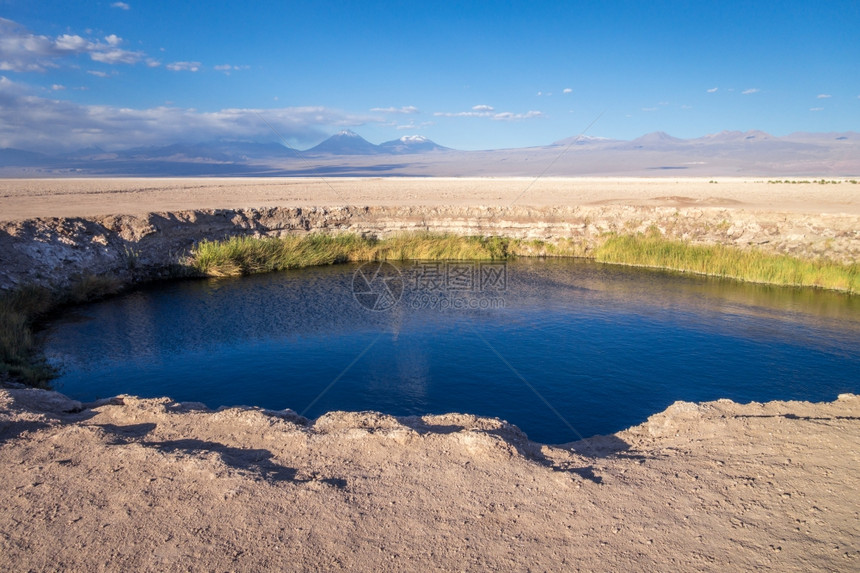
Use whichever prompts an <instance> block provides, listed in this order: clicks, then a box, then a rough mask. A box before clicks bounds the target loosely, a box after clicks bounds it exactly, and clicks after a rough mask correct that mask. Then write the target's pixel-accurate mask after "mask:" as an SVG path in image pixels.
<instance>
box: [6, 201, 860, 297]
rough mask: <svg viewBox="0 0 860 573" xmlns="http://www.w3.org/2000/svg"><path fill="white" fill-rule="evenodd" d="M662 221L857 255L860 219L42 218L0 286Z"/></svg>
mask: <svg viewBox="0 0 860 573" xmlns="http://www.w3.org/2000/svg"><path fill="white" fill-rule="evenodd" d="M652 227H656V228H658V229H660V231H661V232H662V233H663V234H664V235H665V236H667V237H669V238H677V239H685V240H691V241H693V242H699V243H722V244H730V245H735V246H740V247H747V246H756V247H758V248H761V249H764V250H767V251H770V252H776V253H789V254H794V255H798V256H803V257H824V258H829V259H832V260H836V261H840V262H851V263H853V262H856V261H857V260H858V255H860V217H857V216H854V215H838V214H835V215H834V214H820V215H812V214H797V213H777V212H773V213H767V212H765V213H763V212H760V211H758V212H755V213H753V212H746V211H743V210H740V209H730V208H701V207H688V208H687V207H680V208H676V207H644V206H625V205H604V206H579V207H557V208H532V207H519V206H518V207H510V208H500V207H481V206H473V207H453V206H452V207H420V206H415V207H356V206H346V207H337V208H322V207H317V208H299V207H273V208H262V209H253V208H249V209H199V210H192V211H177V212H163V213H150V214H148V215H146V216H143V217H138V216H131V215H111V216H104V217H91V218H39V219H28V220H25V221H11V222H2V223H0V288H3V289H9V288H14V287H16V286H19V285H23V284H41V285H46V286H60V287H62V286H65V285H67V284H69V283H70V282H72V281H73V280H75V278H76V277H78V276H81V275H86V274H94V275H104V274H108V275H113V276H116V277H117V278H119V279H120V280H121V281H123V282H133V281H137V280H149V279H153V278H158V277H159V276H165V275H167V274H169V272H170V268H171V267H172V266H173V265H175V264H177V263H179V262H181V261H182V260H183V258H184V257H186V256H187V254H188V252H189V250H190V249H191V248H193V246H194V244H195V243H196V242H197V241H200V240H203V239H224V238H227V237H230V236H234V235H250V236H281V235H288V234H301V233H309V232H325V233H341V232H352V233H359V234H363V235H374V236H379V237H385V236H388V235H392V234H396V233H400V232H407V231H431V232H439V233H454V234H459V235H487V236H489V235H502V236H507V237H512V238H523V239H540V240H545V241H556V240H559V239H572V240H574V241H577V242H579V243H580V244H581V245H582V247H583V250H584V252H586V253H587V252H588V251H589V250H590V249H593V248H594V247H596V246H597V245H598V244H599V243H600V241H601V240H602V237H603V236H605V234H606V233H611V232H617V233H632V232H641V231H646V230H648V229H650V228H652Z"/></svg>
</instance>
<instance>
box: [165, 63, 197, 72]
mask: <svg viewBox="0 0 860 573" xmlns="http://www.w3.org/2000/svg"><path fill="white" fill-rule="evenodd" d="M201 65H202V64H201V63H200V62H173V63H172V64H167V65H166V66H164V67H165V68H167V69H168V70H170V71H171V72H198V71H200V66H201Z"/></svg>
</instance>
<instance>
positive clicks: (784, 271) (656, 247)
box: [595, 233, 860, 293]
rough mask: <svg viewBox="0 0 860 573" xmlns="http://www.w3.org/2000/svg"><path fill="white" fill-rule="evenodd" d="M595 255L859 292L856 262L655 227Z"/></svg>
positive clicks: (607, 244) (609, 242) (615, 239)
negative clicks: (682, 235) (694, 239)
mask: <svg viewBox="0 0 860 573" xmlns="http://www.w3.org/2000/svg"><path fill="white" fill-rule="evenodd" d="M595 259H596V260H598V261H600V262H605V263H615V264H623V265H633V266H642V267H650V268H658V269H667V270H674V271H681V272H692V273H698V274H703V275H709V276H716V277H724V278H731V279H736V280H741V281H747V282H756V283H767V284H774V285H783V286H800V287H818V288H826V289H834V290H840V291H844V292H849V293H858V292H860V266H858V265H857V264H852V265H843V264H839V263H835V262H831V261H826V260H804V259H799V258H797V257H792V256H789V255H777V254H770V253H765V252H762V251H759V250H757V249H740V248H737V247H730V246H726V245H691V244H688V243H685V242H681V241H673V240H669V239H665V238H663V237H661V236H660V235H659V233H649V234H647V235H643V234H639V235H616V236H612V237H609V238H608V239H606V240H605V241H604V242H603V244H602V245H601V246H599V247H598V248H597V250H596V252H595Z"/></svg>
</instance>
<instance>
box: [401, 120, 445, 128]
mask: <svg viewBox="0 0 860 573" xmlns="http://www.w3.org/2000/svg"><path fill="white" fill-rule="evenodd" d="M434 123H435V122H433V121H422V122H421V123H415V122H414V121H410V122H409V123H407V124H406V125H398V126H397V127H396V129H423V128H425V127H428V126H431V125H433V124H434Z"/></svg>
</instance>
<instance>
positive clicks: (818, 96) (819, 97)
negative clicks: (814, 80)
mask: <svg viewBox="0 0 860 573" xmlns="http://www.w3.org/2000/svg"><path fill="white" fill-rule="evenodd" d="M815 97H817V98H818V99H827V98H831V97H833V96H832V95H830V94H818V95H817V96H815Z"/></svg>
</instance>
